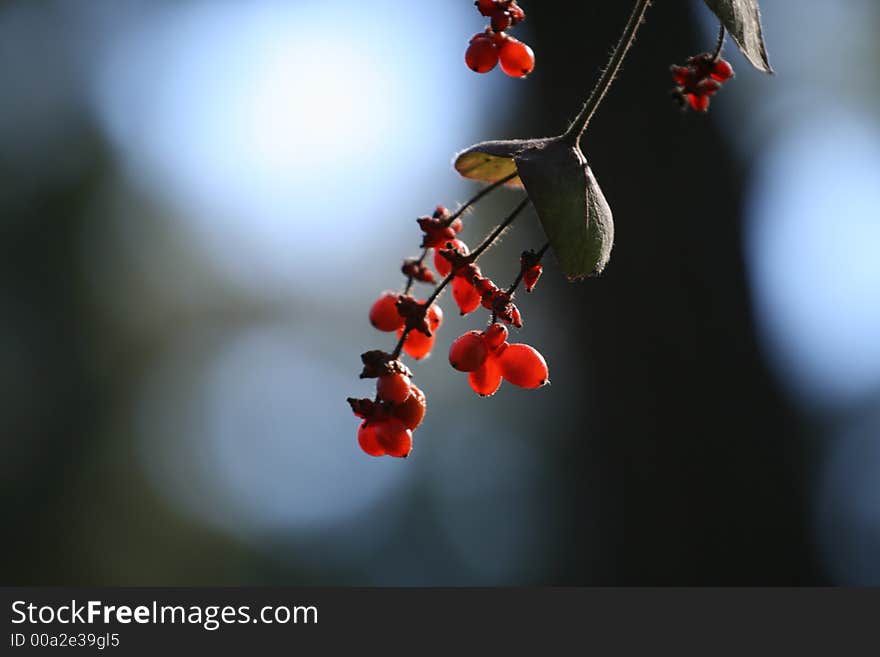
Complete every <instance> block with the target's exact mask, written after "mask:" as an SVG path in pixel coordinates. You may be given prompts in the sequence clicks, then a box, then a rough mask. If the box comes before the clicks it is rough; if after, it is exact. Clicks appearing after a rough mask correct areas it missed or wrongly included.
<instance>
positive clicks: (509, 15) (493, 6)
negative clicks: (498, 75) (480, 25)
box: [464, 0, 535, 78]
mask: <svg viewBox="0 0 880 657" xmlns="http://www.w3.org/2000/svg"><path fill="white" fill-rule="evenodd" d="M474 4H475V5H476V6H477V10H478V11H479V12H480V13H481V14H482V15H483V16H487V17H488V18H489V20H490V22H489V25H487V26H486V29H485V31H483V32H478V33H477V34H475V35H474V36H473V37H472V38H471V40H470V44H469V45H468V49H467V51H465V54H464V61H465V63H466V64H467V66H468V68H469V69H471V70H472V71H475V72H477V73H488V72H489V71H491V70H492V69H493V68H495V66H496V65H497V64H498V62H501V70H502V71H504V72H505V73H507V75H509V76H511V77H514V78H523V77H525V76H527V75H528V74H529V73H531V72H532V70H533V69H534V68H535V53H534V52H533V51H532V49H531V48H529V46H527V45H526V44H525V43H523V42H522V41H519V40H518V39H515V38H513V37H512V36H510V35H509V34H507V32H505V30H507V29H510V28H511V27H513V26H514V25H516V24H517V23H519V22H521V21H523V20H525V17H526V14H525V12H524V11H523V10H522V9H521V8H520V6H519V5H518V4H517V3H516V0H477V2H475V3H474Z"/></svg>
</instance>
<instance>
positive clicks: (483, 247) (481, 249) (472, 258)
mask: <svg viewBox="0 0 880 657" xmlns="http://www.w3.org/2000/svg"><path fill="white" fill-rule="evenodd" d="M514 175H515V174H514ZM512 177H513V176H508V179H510V178H512ZM502 182H503V181H499V182H498V183H495V184H494V185H493V187H494V186H495V185H497V184H499V183H502ZM491 189H492V188H491V187H487V188H486V189H484V190H483V192H486V193H488V191H487V190H491ZM529 203H530V201H529V199H528V198H525V199H523V200H522V201H520V203H519V205H517V206H516V208H514V210H513V212H511V213H510V214H509V215H508V216H507V218H506V219H505V220H504V221H502V222H501V223H500V224H498V226H497V227H496V228H495V230H493V231H492V232H491V233H490V234H489V235H488V236H487V237H486V238H485V239H484V240H483V241H482V242H481V243H480V245H479V246H478V247H477V248H476V249H475V250H474V251H473V252H472V253H471V254H470V255H468V256H467V261H468V262H469V263H470V264H474V263H475V262H476V261H477V259H478V258H479V257H480V256H481V255H483V253H485V252H486V251H487V250H488V249H489V248H490V247H491V246H492V245H493V244H494V243H495V241H496V240H497V239H498V238H499V237H500V236H501V234H502V233H503V232H504V231H505V230H506V229H507V227H508V226H510V224H512V223H513V221H514V220H515V219H516V218H517V217H518V216H519V215H520V213H521V212H522V211H523V210H525V209H526V206H527V205H529ZM450 223H451V222H450ZM455 275H456V272H455V271H452V272H450V273H449V275H448V276H446V278H444V279H443V280H442V281H441V282H440V284H439V285H438V286H437V287H436V288H434V291H433V292H432V293H431V296H429V297H428V298H427V299H426V300H425V302H424V304H422V308H423V309H424V310H423V312H427V310H428V308H430V307H431V304H433V303H434V302H435V301H436V300H437V298H438V297H439V296H440V294H441V293H442V292H443V290H444V289H445V288H446V286H447V285H449V284H450V283H451V282H452V280H453V279H454V278H455ZM410 331H412V326H410V325H407V326H406V327H405V328H404V330H403V332H402V333H401V335H400V338H399V339H398V341H397V346H395V347H394V351H393V352H391V357H392V359H394V360H396V359H398V358H399V357H400V352H401V351H402V350H403V344H404V342H406V338H407V336H408V335H409V333H410Z"/></svg>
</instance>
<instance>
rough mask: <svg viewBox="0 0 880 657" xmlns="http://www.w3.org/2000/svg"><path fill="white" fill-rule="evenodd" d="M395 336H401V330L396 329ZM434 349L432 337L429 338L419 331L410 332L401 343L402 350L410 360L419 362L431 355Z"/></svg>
mask: <svg viewBox="0 0 880 657" xmlns="http://www.w3.org/2000/svg"><path fill="white" fill-rule="evenodd" d="M397 335H398V336H401V335H403V329H398V331H397ZM433 348H434V336H433V335H432V336H431V337H430V338H429V337H428V336H427V335H425V334H424V333H422V332H421V331H410V332H409V333H408V334H407V336H406V340H405V341H404V342H403V350H404V351H405V352H406V353H407V354H408V355H409V356H411V357H412V358H415V359H416V360H421V359H422V358H424V357H425V356H427V355H428V354H430V353H431V349H433Z"/></svg>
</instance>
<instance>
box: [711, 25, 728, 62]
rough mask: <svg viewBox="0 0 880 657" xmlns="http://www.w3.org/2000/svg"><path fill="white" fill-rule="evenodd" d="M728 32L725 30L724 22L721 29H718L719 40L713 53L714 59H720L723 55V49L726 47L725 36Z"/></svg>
mask: <svg viewBox="0 0 880 657" xmlns="http://www.w3.org/2000/svg"><path fill="white" fill-rule="evenodd" d="M726 34H727V33H726V32H725V30H724V25H723V24H722V25H721V27H720V29H719V30H718V42H717V43H716V44H715V50H714V51H713V53H712V60H713V61H716V62H717V61H718V59H719V58H720V57H721V49H722V48H724V37H725V35H726Z"/></svg>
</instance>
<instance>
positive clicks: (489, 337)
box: [483, 322, 507, 350]
mask: <svg viewBox="0 0 880 657" xmlns="http://www.w3.org/2000/svg"><path fill="white" fill-rule="evenodd" d="M483 338H484V339H485V340H486V346H487V347H489V349H492V350H495V349H497V348H498V347H500V346H501V345H502V344H503V343H504V342H506V341H507V327H506V326H505V325H504V324H498V323H497V322H496V323H495V324H492V326H490V327H489V328H487V329H486V330H485V331H483Z"/></svg>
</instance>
